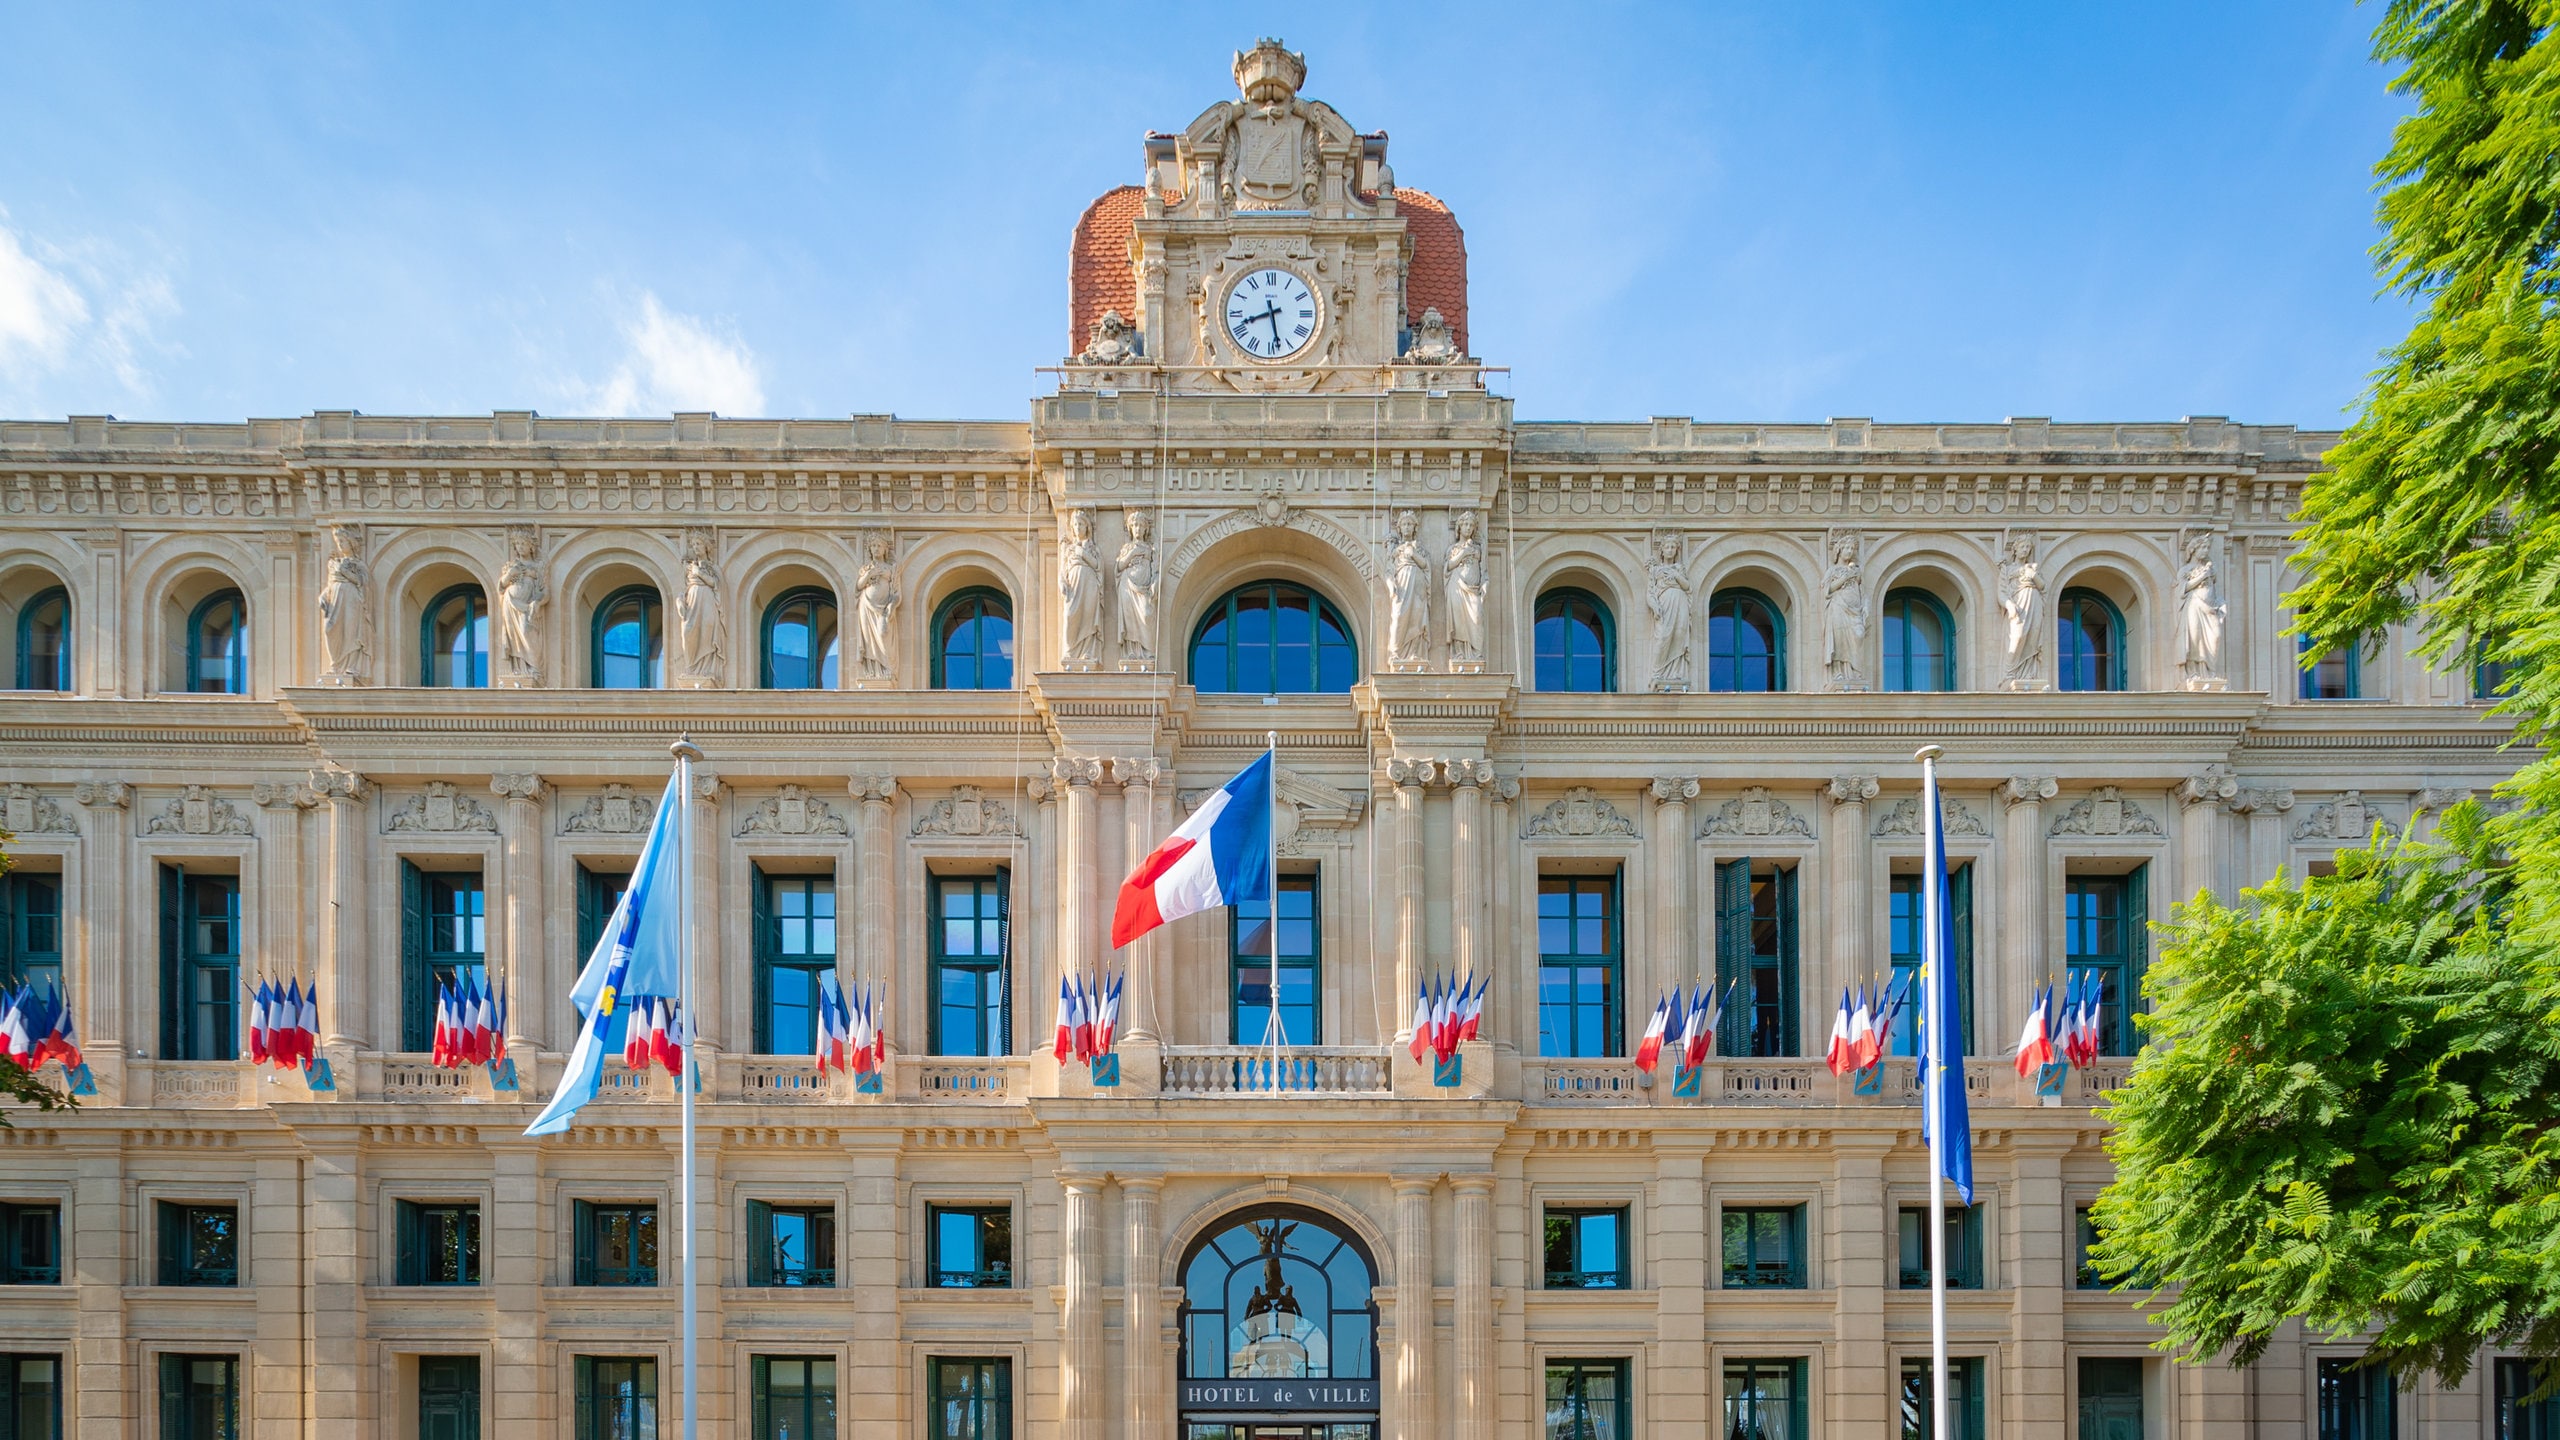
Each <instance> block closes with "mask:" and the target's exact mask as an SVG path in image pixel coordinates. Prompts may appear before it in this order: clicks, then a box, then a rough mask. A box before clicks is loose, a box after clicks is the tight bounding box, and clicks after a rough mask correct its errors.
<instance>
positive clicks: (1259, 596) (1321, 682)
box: [1189, 580, 1360, 695]
mask: <svg viewBox="0 0 2560 1440" xmlns="http://www.w3.org/2000/svg"><path fill="white" fill-rule="evenodd" d="M1190 656H1191V668H1190V671H1189V674H1190V677H1191V684H1192V688H1194V689H1196V690H1198V691H1199V692H1200V693H1201V694H1203V695H1348V694H1350V693H1351V687H1352V686H1353V685H1354V684H1355V683H1357V682H1358V681H1359V679H1360V642H1359V640H1358V638H1357V636H1356V634H1355V632H1354V631H1353V630H1352V628H1351V626H1350V624H1349V623H1348V622H1346V621H1345V620H1344V619H1343V618H1342V611H1341V609H1340V607H1338V606H1336V605H1335V604H1334V603H1333V602H1332V601H1330V600H1327V599H1326V598H1325V597H1324V596H1322V595H1320V594H1318V593H1316V592H1315V591H1314V590H1311V589H1309V588H1307V587H1306V586H1304V585H1296V584H1292V583H1290V582H1289V581H1286V580H1256V581H1254V582H1253V583H1251V584H1249V585H1239V586H1237V587H1236V588H1235V589H1233V590H1230V591H1228V592H1227V593H1226V594H1224V595H1221V596H1219V597H1218V599H1217V601H1216V602H1215V603H1213V604H1211V605H1210V606H1209V608H1208V609H1207V610H1206V611H1205V612H1203V613H1202V615H1201V617H1200V623H1199V624H1198V625H1197V626H1194V627H1193V629H1192V631H1191V650H1190Z"/></svg>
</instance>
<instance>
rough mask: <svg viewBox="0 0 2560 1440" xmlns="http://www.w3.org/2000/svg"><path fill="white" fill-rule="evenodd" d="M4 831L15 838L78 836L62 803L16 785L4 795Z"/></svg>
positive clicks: (0, 803)
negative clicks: (20, 836) (24, 836)
mask: <svg viewBox="0 0 2560 1440" xmlns="http://www.w3.org/2000/svg"><path fill="white" fill-rule="evenodd" d="M0 830H6V831H9V832H10V833H11V834H14V835H77V834H79V833H80V827H79V825H77V824H76V823H74V822H73V821H72V819H71V816H70V814H69V813H68V812H66V811H65V810H64V809H63V808H62V805H61V803H60V802H58V801H56V800H55V799H54V798H53V797H52V796H50V795H47V794H45V793H44V792H42V791H40V790H38V789H36V787H34V786H33V785H12V786H10V787H9V788H8V790H7V792H6V793H5V794H0Z"/></svg>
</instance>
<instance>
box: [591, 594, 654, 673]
mask: <svg viewBox="0 0 2560 1440" xmlns="http://www.w3.org/2000/svg"><path fill="white" fill-rule="evenodd" d="M591 679H592V681H593V683H594V685H595V688H597V689H598V690H657V689H661V688H664V687H665V685H666V683H667V627H666V613H665V611H664V610H663V609H661V608H660V606H659V604H658V592H657V591H655V590H652V589H650V588H649V587H648V586H646V585H633V586H629V587H626V588H624V589H621V590H616V591H614V592H613V593H612V594H610V595H608V596H606V597H605V599H604V603H603V604H601V605H599V606H597V607H596V634H595V669H594V673H593V675H592V677H591Z"/></svg>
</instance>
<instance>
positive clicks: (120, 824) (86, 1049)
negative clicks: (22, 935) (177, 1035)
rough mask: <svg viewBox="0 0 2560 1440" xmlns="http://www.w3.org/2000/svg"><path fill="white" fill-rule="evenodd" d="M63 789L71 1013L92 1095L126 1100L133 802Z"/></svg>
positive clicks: (132, 966)
mask: <svg viewBox="0 0 2560 1440" xmlns="http://www.w3.org/2000/svg"><path fill="white" fill-rule="evenodd" d="M71 794H72V798H73V799H75V800H77V801H79V803H80V804H81V805H82V806H84V807H86V808H87V810H88V812H89V815H88V824H87V825H86V826H85V827H83V828H84V829H85V830H86V832H87V834H86V836H85V837H84V840H83V843H82V847H81V854H80V858H81V872H80V880H81V886H80V888H81V890H82V891H83V892H84V893H83V894H82V895H81V897H80V898H81V917H82V924H81V927H80V929H81V932H82V933H81V936H80V943H81V945H83V946H84V947H85V949H84V951H83V953H82V954H81V957H80V961H81V964H80V969H81V973H82V974H83V976H84V977H85V982H86V984H87V985H88V987H89V1008H88V1009H86V1010H83V1011H82V1012H80V1015H79V1019H80V1021H81V1023H82V1024H83V1025H84V1026H85V1027H86V1029H87V1032H88V1033H87V1036H86V1037H85V1040H84V1043H83V1045H82V1047H81V1049H82V1054H83V1056H84V1058H86V1059H87V1060H88V1062H89V1068H90V1070H91V1072H92V1073H94V1074H95V1075H96V1076H97V1079H98V1098H99V1099H100V1100H102V1101H104V1102H105V1103H107V1104H110V1105H116V1104H129V1103H132V1101H131V1100H129V1099H128V1098H127V1096H126V1094H125V1084H124V1080H125V1064H124V1062H125V1057H127V1056H129V1055H132V1054H134V1053H136V1052H137V1051H139V1052H141V1053H144V1054H148V1053H150V1051H151V1050H152V1049H153V1048H154V1047H155V1046H157V1045H158V1044H159V1043H160V1037H159V1036H157V1035H155V1034H153V1033H151V1029H150V1024H151V1018H152V1017H153V1016H154V1015H156V1014H157V1007H156V1006H154V1007H148V1008H146V1007H144V1006H141V1005H138V1004H129V1003H128V1002H127V1001H126V999H125V997H126V996H128V995H131V996H142V995H149V994H151V993H153V991H154V990H155V989H156V988H157V987H156V986H154V985H152V984H151V983H150V981H149V979H148V978H147V977H146V976H145V975H143V974H140V973H137V971H138V970H139V969H140V967H142V966H144V965H146V964H148V963H149V962H148V960H147V959H146V958H145V956H144V955H143V954H138V953H136V951H137V950H139V949H140V947H129V946H127V945H126V943H125V932H126V929H127V926H126V923H125V917H126V916H127V914H128V913H130V912H131V911H132V910H133V909H134V908H135V907H133V906H132V905H130V904H129V903H128V902H127V901H126V899H125V893H126V887H127V886H128V885H129V884H130V883H131V880H132V877H131V875H130V873H129V872H130V871H131V869H132V866H133V859H132V856H133V829H132V824H133V822H132V818H131V816H130V815H129V814H128V813H127V812H128V811H129V810H131V809H132V807H133V787H132V786H131V785H128V784H126V783H125V782H123V781H121V780H83V781H81V782H80V783H79V785H78V786H76V787H74V788H73V790H72V792H71ZM141 1098H143V1099H144V1100H146V1101H147V1100H148V1097H147V1096H146V1097H141ZM83 1413H84V1414H85V1413H86V1412H85V1411H84V1412H83Z"/></svg>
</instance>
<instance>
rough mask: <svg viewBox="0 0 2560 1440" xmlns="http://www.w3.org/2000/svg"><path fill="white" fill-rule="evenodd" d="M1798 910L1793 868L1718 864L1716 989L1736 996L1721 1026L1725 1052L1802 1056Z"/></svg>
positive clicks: (1744, 860) (1744, 859) (1720, 1043)
mask: <svg viewBox="0 0 2560 1440" xmlns="http://www.w3.org/2000/svg"><path fill="white" fill-rule="evenodd" d="M1798 909H1799V906H1798V900H1797V887H1796V867H1795V866H1794V865H1792V864H1785V863H1780V862H1775V861H1759V862H1754V861H1753V860H1752V859H1751V857H1749V856H1747V855H1746V856H1743V857H1741V858H1739V859H1735V860H1725V861H1720V862H1718V864H1717V865H1716V987H1717V990H1718V993H1730V994H1731V995H1732V996H1733V999H1732V1000H1731V1001H1730V1002H1729V1003H1727V1004H1726V1006H1725V1007H1724V1018H1723V1020H1722V1021H1721V1022H1720V1023H1719V1024H1718V1026H1717V1031H1718V1035H1717V1039H1718V1049H1719V1051H1720V1053H1722V1054H1726V1055H1750V1056H1755V1057H1759V1058H1763V1059H1770V1058H1780V1057H1785V1056H1792V1055H1800V1054H1802V1053H1804V1052H1803V1050H1802V1048H1801V1047H1802V1040H1801V1038H1800V1034H1799V1027H1800V1020H1799V1017H1800V1016H1801V1014H1802V1012H1803V1009H1804V1003H1803V994H1802V985H1801V977H1802V973H1803V964H1802V959H1801V957H1800V955H1799V954H1798V950H1799V948H1800V942H1799V939H1798Z"/></svg>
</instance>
